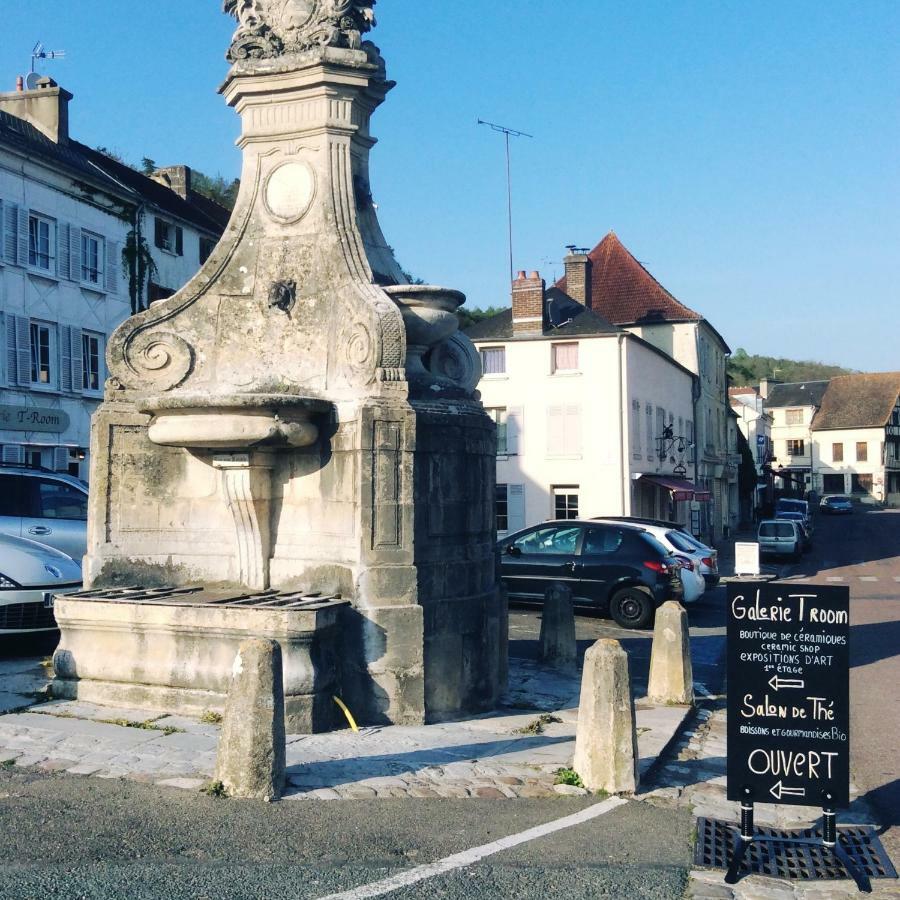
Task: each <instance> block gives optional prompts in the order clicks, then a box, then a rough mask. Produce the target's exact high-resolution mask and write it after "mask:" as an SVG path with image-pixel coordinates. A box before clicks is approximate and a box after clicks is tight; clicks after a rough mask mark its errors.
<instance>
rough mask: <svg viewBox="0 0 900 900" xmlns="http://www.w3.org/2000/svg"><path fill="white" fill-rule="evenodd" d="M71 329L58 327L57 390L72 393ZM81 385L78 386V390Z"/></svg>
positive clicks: (65, 326)
mask: <svg viewBox="0 0 900 900" xmlns="http://www.w3.org/2000/svg"><path fill="white" fill-rule="evenodd" d="M71 334H72V329H71V328H70V327H69V326H68V325H60V326H59V340H58V343H59V388H60V390H61V391H65V392H66V393H71V392H72V389H73V388H72V338H71ZM80 388H81V385H78V389H80Z"/></svg>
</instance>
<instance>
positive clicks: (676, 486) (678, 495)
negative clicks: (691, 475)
mask: <svg viewBox="0 0 900 900" xmlns="http://www.w3.org/2000/svg"><path fill="white" fill-rule="evenodd" d="M641 481H649V482H651V483H652V484H656V485H659V487H661V488H665V489H666V490H667V491H668V492H669V493H670V494H671V495H672V499H673V500H676V501H682V500H699V501H700V502H701V503H704V502H705V503H708V502H709V501H710V500H711V499H712V494H710V492H709V491H704V490H700V488H698V487H697V486H696V485H695V484H693V483H692V482H690V481H685V480H684V479H682V478H672V477H671V476H669V475H641Z"/></svg>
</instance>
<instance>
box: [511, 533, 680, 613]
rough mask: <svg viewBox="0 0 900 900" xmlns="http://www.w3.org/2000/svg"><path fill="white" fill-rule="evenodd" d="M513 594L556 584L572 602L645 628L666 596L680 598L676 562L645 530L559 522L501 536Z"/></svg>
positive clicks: (537, 596) (531, 597)
mask: <svg viewBox="0 0 900 900" xmlns="http://www.w3.org/2000/svg"><path fill="white" fill-rule="evenodd" d="M497 546H498V549H499V551H500V565H501V575H502V577H503V582H504V584H505V585H506V589H507V591H508V593H509V596H510V598H511V599H514V600H528V601H532V602H533V601H543V599H544V593H545V591H546V590H547V588H548V587H549V586H550V585H551V584H553V583H554V582H561V583H563V584H565V585H567V586H568V587H569V588H570V589H571V591H572V596H573V598H574V600H575V602H576V603H577V604H580V605H587V606H591V607H593V608H594V609H597V610H599V611H600V612H601V613H603V614H608V615H611V616H612V618H613V619H614V620H615V621H616V623H617V624H619V625H621V626H622V627H623V628H647V627H649V626H650V625H651V624H652V622H653V619H654V616H655V614H656V609H657V607H658V606H660V604H662V603H665V601H666V600H672V599H681V595H682V587H681V564H680V563H679V562H678V560H677V559H676V558H675V557H674V556H673V555H672V554H671V553H670V552H669V551H668V550H667V549H666V548H665V547H664V546H663V545H662V544H661V543H660V542H659V541H658V540H656V538H655V537H653V535H651V534H650V533H649V532H647V531H646V530H645V529H644V528H641V527H639V526H637V525H630V524H625V523H609V522H592V521H571V520H556V521H551V522H544V523H542V524H540V525H534V526H532V527H531V528H526V529H524V530H522V531H518V532H516V533H515V534H511V535H508V536H507V537H505V538H503V539H502V540H501V541H498V544H497Z"/></svg>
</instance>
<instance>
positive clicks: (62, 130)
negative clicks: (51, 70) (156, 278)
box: [0, 79, 228, 477]
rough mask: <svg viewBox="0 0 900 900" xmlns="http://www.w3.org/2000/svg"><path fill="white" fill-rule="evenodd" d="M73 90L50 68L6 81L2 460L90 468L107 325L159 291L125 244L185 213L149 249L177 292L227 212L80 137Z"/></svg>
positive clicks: (0, 310)
mask: <svg viewBox="0 0 900 900" xmlns="http://www.w3.org/2000/svg"><path fill="white" fill-rule="evenodd" d="M71 99H72V95H71V94H69V93H68V92H67V91H65V90H63V89H62V88H60V87H58V86H57V85H56V84H55V83H54V82H52V81H51V80H50V79H44V80H43V81H42V82H41V84H40V86H39V87H38V88H37V89H35V90H29V91H24V90H18V91H15V92H12V93H7V94H0V316H2V322H0V330H2V334H3V341H2V342H0V447H2V455H0V459H2V461H3V462H6V463H28V464H32V465H42V466H44V467H47V468H51V469H55V470H57V471H67V472H70V473H72V474H75V475H79V476H81V477H85V476H86V474H87V472H88V471H89V467H88V461H87V459H86V457H87V454H88V452H89V445H90V437H89V432H90V417H91V414H92V413H93V411H94V409H95V408H96V407H97V405H98V404H99V402H100V399H101V397H102V391H103V386H104V381H105V378H106V370H105V348H106V340H107V337H108V336H109V334H110V333H111V332H112V330H113V329H114V328H115V327H116V326H118V325H119V324H120V323H121V322H122V321H123V320H124V319H125V318H126V317H127V316H128V315H130V313H131V312H132V311H133V310H134V309H140V308H143V307H145V306H146V305H147V303H148V302H149V301H150V300H152V299H155V297H154V296H153V293H152V292H153V284H151V283H149V282H150V279H147V283H145V284H143V285H139V286H138V285H136V283H135V281H134V280H133V278H132V277H131V276H132V274H133V273H132V272H131V271H130V269H131V266H130V264H129V260H128V258H127V257H123V252H122V251H123V248H124V247H125V246H126V244H127V243H128V242H129V241H130V240H133V234H134V231H135V229H136V226H138V229H139V226H140V224H141V223H142V222H145V221H148V220H156V219H162V220H164V221H169V222H171V223H173V229H174V227H176V225H177V227H178V228H179V230H180V231H181V237H180V242H179V245H177V246H176V245H175V244H174V243H173V245H172V246H171V247H170V248H169V249H168V250H163V249H162V248H158V247H155V246H152V245H151V246H149V247H148V250H147V252H148V254H149V257H150V258H152V260H153V265H152V266H150V267H149V271H151V272H152V271H156V272H159V273H161V274H163V275H164V277H165V278H166V279H168V280H167V281H166V283H165V284H164V285H162V287H164V288H165V289H167V290H169V293H171V292H172V291H174V290H175V289H177V288H179V287H181V285H182V284H184V282H185V281H187V280H188V278H189V277H190V276H192V275H193V274H194V272H196V270H197V269H198V268H199V265H200V259H201V258H202V252H205V251H206V250H208V249H211V248H210V247H209V244H210V242H214V241H215V240H216V239H217V237H218V235H220V234H221V231H222V230H223V225H222V222H223V220H226V219H227V217H228V213H227V212H226V211H225V210H221V208H218V207H215V204H211V203H210V201H206V200H205V198H203V199H202V202H201V201H197V200H196V198H195V197H193V196H191V194H190V191H189V181H188V192H187V194H186V196H185V197H180V196H179V195H178V194H177V193H176V192H175V191H174V190H172V189H171V188H169V187H165V186H164V185H162V184H159V183H157V182H155V181H153V180H152V179H150V178H147V177H146V176H143V175H140V174H139V173H137V172H134V171H133V170H131V169H128V167H127V166H123V165H121V164H119V163H116V162H115V161H113V160H111V159H109V158H108V157H107V156H105V155H103V154H102V153H98V152H97V151H95V150H91V149H90V148H89V147H86V146H84V145H83V144H79V143H78V142H77V141H75V140H74V139H73V138H71V137H70V135H69V109H68V107H69V101H70V100H71ZM123 170H124V171H123ZM168 171H172V170H165V171H164V173H162V174H161V175H160V177H165V173H166V172H168ZM174 171H176V172H186V173H187V175H186V176H185V177H186V178H188V179H189V170H174ZM209 207H214V209H209ZM213 214H215V215H217V216H218V221H216V220H215V219H214V217H213ZM173 233H174V232H173ZM147 243H148V244H150V242H147ZM201 246H202V248H203V249H202V251H201ZM160 280H161V279H160ZM136 288H137V289H136ZM164 295H166V296H167V294H162V293H160V294H158V296H164Z"/></svg>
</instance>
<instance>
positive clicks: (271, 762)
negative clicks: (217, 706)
mask: <svg viewBox="0 0 900 900" xmlns="http://www.w3.org/2000/svg"><path fill="white" fill-rule="evenodd" d="M284 770H285V736H284V684H283V681H282V666H281V647H280V646H279V644H278V643H277V642H276V641H267V640H261V639H256V638H254V639H251V640H247V641H244V643H242V644H241V646H240V649H239V650H238V653H237V656H236V657H235V658H234V665H233V667H232V676H231V687H230V689H229V691H228V702H227V704H226V707H225V720H224V722H223V725H222V734H221V736H220V738H219V752H218V755H217V757H216V775H215V780H216V781H220V782H222V784H223V786H224V787H225V790H226V792H227V793H228V795H229V796H231V797H240V798H243V799H248V800H266V801H269V800H278V799H279V798H280V797H281V794H282V791H283V790H284V779H285V771H284Z"/></svg>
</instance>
